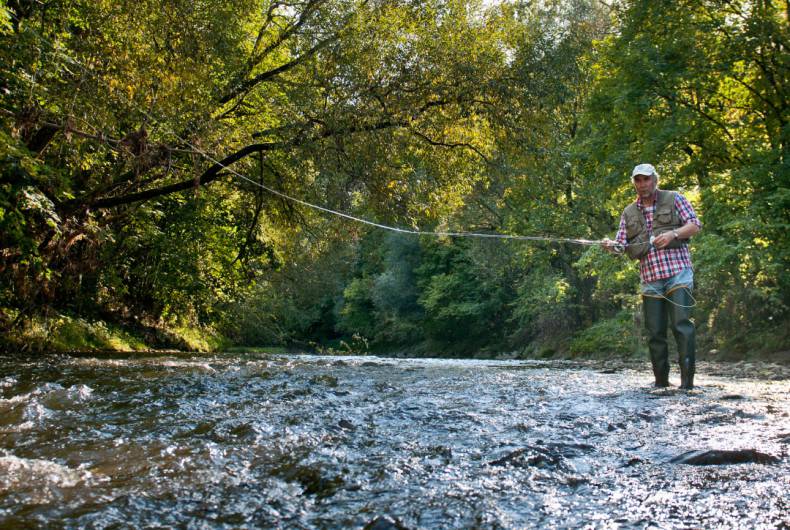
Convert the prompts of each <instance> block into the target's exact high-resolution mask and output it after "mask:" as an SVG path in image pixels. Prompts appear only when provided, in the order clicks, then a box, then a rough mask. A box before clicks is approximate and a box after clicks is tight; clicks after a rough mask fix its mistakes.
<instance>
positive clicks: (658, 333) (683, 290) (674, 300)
mask: <svg viewBox="0 0 790 530" xmlns="http://www.w3.org/2000/svg"><path fill="white" fill-rule="evenodd" d="M674 204H675V192H673V191H664V190H658V196H657V198H656V211H655V213H654V214H653V233H652V234H650V233H648V230H647V223H646V222H645V218H644V215H643V214H642V211H641V210H639V208H638V207H637V206H636V203H633V204H631V205H629V206H628V207H627V208H626V209H625V211H624V212H623V213H624V215H625V220H626V237H627V239H628V242H629V243H642V244H639V245H634V247H632V248H633V249H634V250H633V251H632V252H631V253H629V254H628V255H629V257H631V258H634V259H641V258H642V257H644V256H646V255H647V253H648V251H649V246H648V245H646V244H644V242H647V241H650V236H651V235H659V234H662V233H664V232H669V231H672V230H675V229H677V228H680V227H681V226H682V221H681V219H680V216H679V214H678V212H677V211H676V210H675V207H674ZM686 244H687V242H686V241H679V240H677V239H675V240H673V241H672V243H670V245H669V246H668V247H666V248H678V247H680V246H683V245H686ZM690 288H691V286H690V285H678V286H676V287H674V288H673V289H671V290H670V291H669V292H667V293H664V294H663V296H658V295H656V296H651V295H645V294H643V295H642V309H643V311H644V317H645V328H646V329H647V333H648V343H647V344H648V349H649V350H650V362H651V364H652V365H653V375H654V376H655V378H656V386H657V387H667V386H669V345H668V343H667V324H669V327H670V328H671V329H672V334H673V335H674V336H675V342H676V343H677V348H678V364H679V365H680V388H684V389H691V388H693V387H694V371H695V360H696V356H695V338H694V323H693V322H692V321H691V306H692V305H693V299H692V297H691V291H690Z"/></svg>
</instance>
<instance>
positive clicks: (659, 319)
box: [642, 296, 669, 387]
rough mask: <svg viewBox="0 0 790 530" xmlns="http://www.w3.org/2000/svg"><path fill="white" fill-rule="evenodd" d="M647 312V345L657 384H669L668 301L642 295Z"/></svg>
mask: <svg viewBox="0 0 790 530" xmlns="http://www.w3.org/2000/svg"><path fill="white" fill-rule="evenodd" d="M642 309H643V310H644V313H645V328H646V329H647V333H648V337H649V338H648V342H647V346H648V348H649V350H650V362H651V363H653V375H655V376H656V386H657V387H665V386H669V349H668V347H667V302H666V301H665V300H664V299H662V298H654V297H652V296H643V297H642Z"/></svg>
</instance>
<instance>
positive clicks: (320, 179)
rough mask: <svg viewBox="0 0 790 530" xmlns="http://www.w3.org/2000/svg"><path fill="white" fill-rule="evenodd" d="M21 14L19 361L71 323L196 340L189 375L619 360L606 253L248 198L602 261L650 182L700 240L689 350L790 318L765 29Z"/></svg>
mask: <svg viewBox="0 0 790 530" xmlns="http://www.w3.org/2000/svg"><path fill="white" fill-rule="evenodd" d="M11 5H12V6H13V9H10V8H9V3H8V2H4V1H1V2H0V64H2V67H0V89H1V90H0V104H1V105H2V108H3V113H2V114H0V123H2V127H1V128H0V306H2V307H3V308H5V309H3V311H2V312H0V325H2V328H3V330H4V333H10V332H12V330H13V329H14V328H19V327H20V326H24V323H25V322H26V321H30V320H31V319H35V318H38V317H37V315H40V314H45V313H47V312H48V311H51V310H55V311H60V312H64V313H68V314H74V315H78V318H83V319H86V321H94V320H95V319H99V318H109V319H114V320H117V321H122V322H132V321H134V322H138V323H142V324H144V325H149V326H167V327H170V328H179V329H184V330H199V331H198V332H197V335H194V336H192V331H184V332H183V333H182V335H183V336H184V337H187V336H191V338H190V339H189V340H186V339H185V338H183V337H182V339H183V343H184V344H192V345H193V346H187V347H196V348H203V349H205V348H216V347H219V346H220V344H221V342H219V339H206V338H205V336H206V334H208V335H212V334H213V333H214V332H213V331H207V330H215V329H216V330H219V331H220V332H221V333H222V334H224V335H227V336H229V337H230V338H231V339H232V340H233V341H235V342H236V343H239V344H245V345H300V346H309V345H315V346H316V347H317V348H325V347H326V346H330V347H331V348H333V350H332V351H360V352H366V351H368V350H369V349H372V350H374V351H375V350H376V349H393V348H409V349H412V351H416V350H418V349H422V350H424V351H440V352H442V351H443V352H454V353H456V354H462V353H463V354H466V353H473V352H475V351H478V350H487V351H493V350H496V349H500V348H501V349H508V350H513V349H516V350H518V349H522V350H531V351H548V350H554V351H561V350H563V349H566V348H570V351H572V352H574V353H579V354H581V353H584V354H590V353H593V352H595V351H611V352H627V351H633V349H634V348H633V347H632V344H631V343H630V342H628V341H629V340H631V339H633V337H634V335H633V330H632V327H633V326H632V325H631V324H630V323H629V322H626V320H627V318H626V316H627V315H631V314H634V311H635V310H636V309H637V307H638V304H639V300H638V297H636V296H634V292H635V290H634V286H635V284H636V282H637V281H638V272H637V269H636V267H635V265H634V264H633V263H628V262H626V261H625V260H622V259H618V258H616V257H613V256H610V255H607V254H604V253H603V252H602V251H601V249H600V248H597V247H579V246H574V245H568V244H564V243H543V242H517V241H501V240H466V239H432V238H427V237H416V236H411V235H404V234H390V233H384V232H380V231H377V230H375V229H370V230H369V229H367V228H364V229H363V228H361V227H360V226H358V225H355V224H354V223H352V222H350V221H348V220H340V219H337V218H334V217H329V216H326V215H325V214H324V213H319V212H316V211H314V210H310V209H307V208H305V207H303V206H302V205H298V204H294V203H292V202H290V201H288V200H285V199H284V198H282V197H280V196H277V195H274V194H269V193H267V192H264V191H263V190H262V189H261V188H259V187H257V186H256V185H255V184H256V183H260V184H262V185H265V186H267V187H269V188H274V189H277V190H279V191H282V192H284V193H287V194H288V195H291V196H295V197H298V198H300V199H304V200H307V201H310V202H312V203H316V204H321V205H324V206H327V207H331V208H334V209H338V210H342V211H345V212H349V213H352V214H355V215H359V216H363V217H366V218H370V219H375V220H376V221H379V222H383V223H387V224H392V225H397V226H402V227H411V228H415V227H423V228H426V229H428V228H434V229H436V230H441V231H445V230H447V231H478V232H499V233H510V234H526V235H549V236H559V237H574V238H578V237H585V238H593V239H595V238H600V237H603V236H605V235H609V236H611V235H612V234H613V232H614V229H615V227H616V226H617V220H618V217H619V215H620V212H621V211H622V209H623V207H624V206H625V205H626V204H627V203H628V202H629V201H630V200H632V195H633V191H632V188H631V186H630V182H629V179H628V174H629V170H630V168H631V167H633V165H634V164H636V163H639V162H645V161H650V162H652V163H654V164H655V165H657V166H658V167H659V170H660V172H661V174H662V179H661V185H662V187H664V188H667V189H670V188H672V189H679V190H681V191H683V192H684V193H685V194H686V195H687V196H688V197H690V198H691V200H692V202H693V204H694V205H695V207H696V209H697V211H698V214H699V215H700V217H701V219H702V220H703V223H704V229H703V232H702V234H700V236H698V237H696V238H695V239H694V241H693V255H694V262H695V272H696V278H697V290H696V293H697V298H698V299H699V304H698V307H697V320H698V322H699V324H700V326H699V328H700V333H701V339H702V340H701V343H705V344H711V345H714V346H717V347H724V348H727V347H730V346H732V347H733V348H737V349H747V348H750V347H753V346H754V345H755V344H756V342H755V341H758V340H763V339H758V337H763V338H764V337H765V336H766V335H765V334H766V333H770V332H771V330H775V329H776V328H777V327H778V326H780V325H781V323H784V322H786V321H787V319H788V317H789V316H790V276H789V275H788V274H787V273H786V271H787V270H789V269H790V267H788V265H790V242H789V241H788V236H787V234H788V230H787V228H788V226H790V218H788V212H790V186H789V185H788V178H787V177H788V174H790V167H789V166H790V161H789V160H790V158H789V157H788V154H790V153H788V145H789V143H788V140H789V139H790V126H788V123H790V121H789V120H790V110H788V109H789V108H790V107H788V98H787V94H788V76H790V64H789V63H788V61H790V59H789V58H790V54H789V53H787V42H788V41H790V34H789V33H788V31H789V30H788V25H787V15H788V14H787V7H786V5H783V4H781V3H779V2H771V1H760V2H747V1H746V0H736V1H731V0H726V1H725V0H704V1H702V2H696V3H672V2H654V1H649V0H627V1H624V2H618V3H615V4H614V5H613V6H612V7H607V6H606V4H604V3H601V2H593V1H591V0H550V1H546V2H538V3H535V2H533V3H527V2H502V3H499V4H495V5H489V4H485V6H484V5H483V4H482V3H480V2H477V1H475V0H424V1H421V2H416V3H415V2H407V1H401V0H396V1H392V2H383V3H382V2H374V3H368V2H352V1H350V0H338V1H333V2H323V1H321V0H307V1H306V2H303V3H300V4H298V5H296V4H294V5H286V4H281V3H277V2H271V1H268V0H267V1H263V2H260V1H257V0H256V1H253V0H234V1H232V2H227V1H220V0H205V1H201V2H197V3H195V2H184V1H178V2H170V3H167V4H166V5H162V4H161V2H152V1H150V0H144V1H141V2H135V3H124V2H121V3H118V2H111V1H107V0H100V1H96V2H69V1H65V0H55V1H52V2H46V3H35V2H13V3H11ZM486 6H487V7H486ZM202 152H207V153H208V154H209V155H210V158H207V157H205V156H202ZM220 159H221V160H223V161H224V162H223V164H224V165H227V166H229V168H230V169H223V168H222V166H221V165H218V164H216V161H217V160H220ZM231 170H232V171H238V172H241V173H243V174H244V175H245V176H246V178H247V179H248V180H244V179H240V178H238V177H235V176H233V175H232V173H231ZM70 326H71V327H70ZM80 326H82V325H81V324H80V325H79V326H76V327H74V326H72V324H69V325H68V326H66V328H64V330H65V331H64V333H65V334H66V335H68V333H70V332H69V331H68V330H69V329H72V328H73V329H74V330H79V329H86V330H87V328H86V327H85V326H82V327H80ZM67 328H68V329H67ZM626 328H627V329H626ZM75 333H77V334H78V333H79V332H78V331H75ZM85 333H86V337H94V338H86V339H85V340H86V341H88V342H86V343H85V344H84V347H86V348H90V347H94V346H92V345H91V344H93V343H92V342H90V341H94V342H95V341H98V340H99V339H98V338H95V337H98V335H96V333H93V332H92V331H90V330H87V331H85ZM70 337H71V338H69V339H68V341H72V342H73V341H76V340H78V338H77V337H76V336H71V335H70ZM627 337H631V339H627ZM68 341H67V342H68ZM190 341H191V342H190ZM622 341H625V342H622ZM327 351H329V350H327Z"/></svg>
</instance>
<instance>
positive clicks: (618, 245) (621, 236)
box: [601, 212, 628, 254]
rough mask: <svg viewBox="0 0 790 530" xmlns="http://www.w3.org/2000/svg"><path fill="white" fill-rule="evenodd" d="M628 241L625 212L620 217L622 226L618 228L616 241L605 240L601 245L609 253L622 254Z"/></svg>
mask: <svg viewBox="0 0 790 530" xmlns="http://www.w3.org/2000/svg"><path fill="white" fill-rule="evenodd" d="M627 241H628V240H627V238H626V235H625V212H623V214H622V215H620V225H619V227H618V228H617V235H616V236H614V241H612V240H611V239H609V238H608V237H607V238H604V239H603V241H602V242H601V245H602V246H603V248H604V250H606V251H607V252H611V253H612V254H620V253H621V252H622V251H623V250H622V249H623V247H625V244H626V242H627Z"/></svg>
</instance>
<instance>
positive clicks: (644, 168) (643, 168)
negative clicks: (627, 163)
mask: <svg viewBox="0 0 790 530" xmlns="http://www.w3.org/2000/svg"><path fill="white" fill-rule="evenodd" d="M637 175H647V176H650V177H652V176H653V175H655V176H658V172H657V171H656V168H654V167H653V164H639V165H638V166H636V167H635V168H634V170H633V171H632V172H631V178H634V177H635V176H637Z"/></svg>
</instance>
